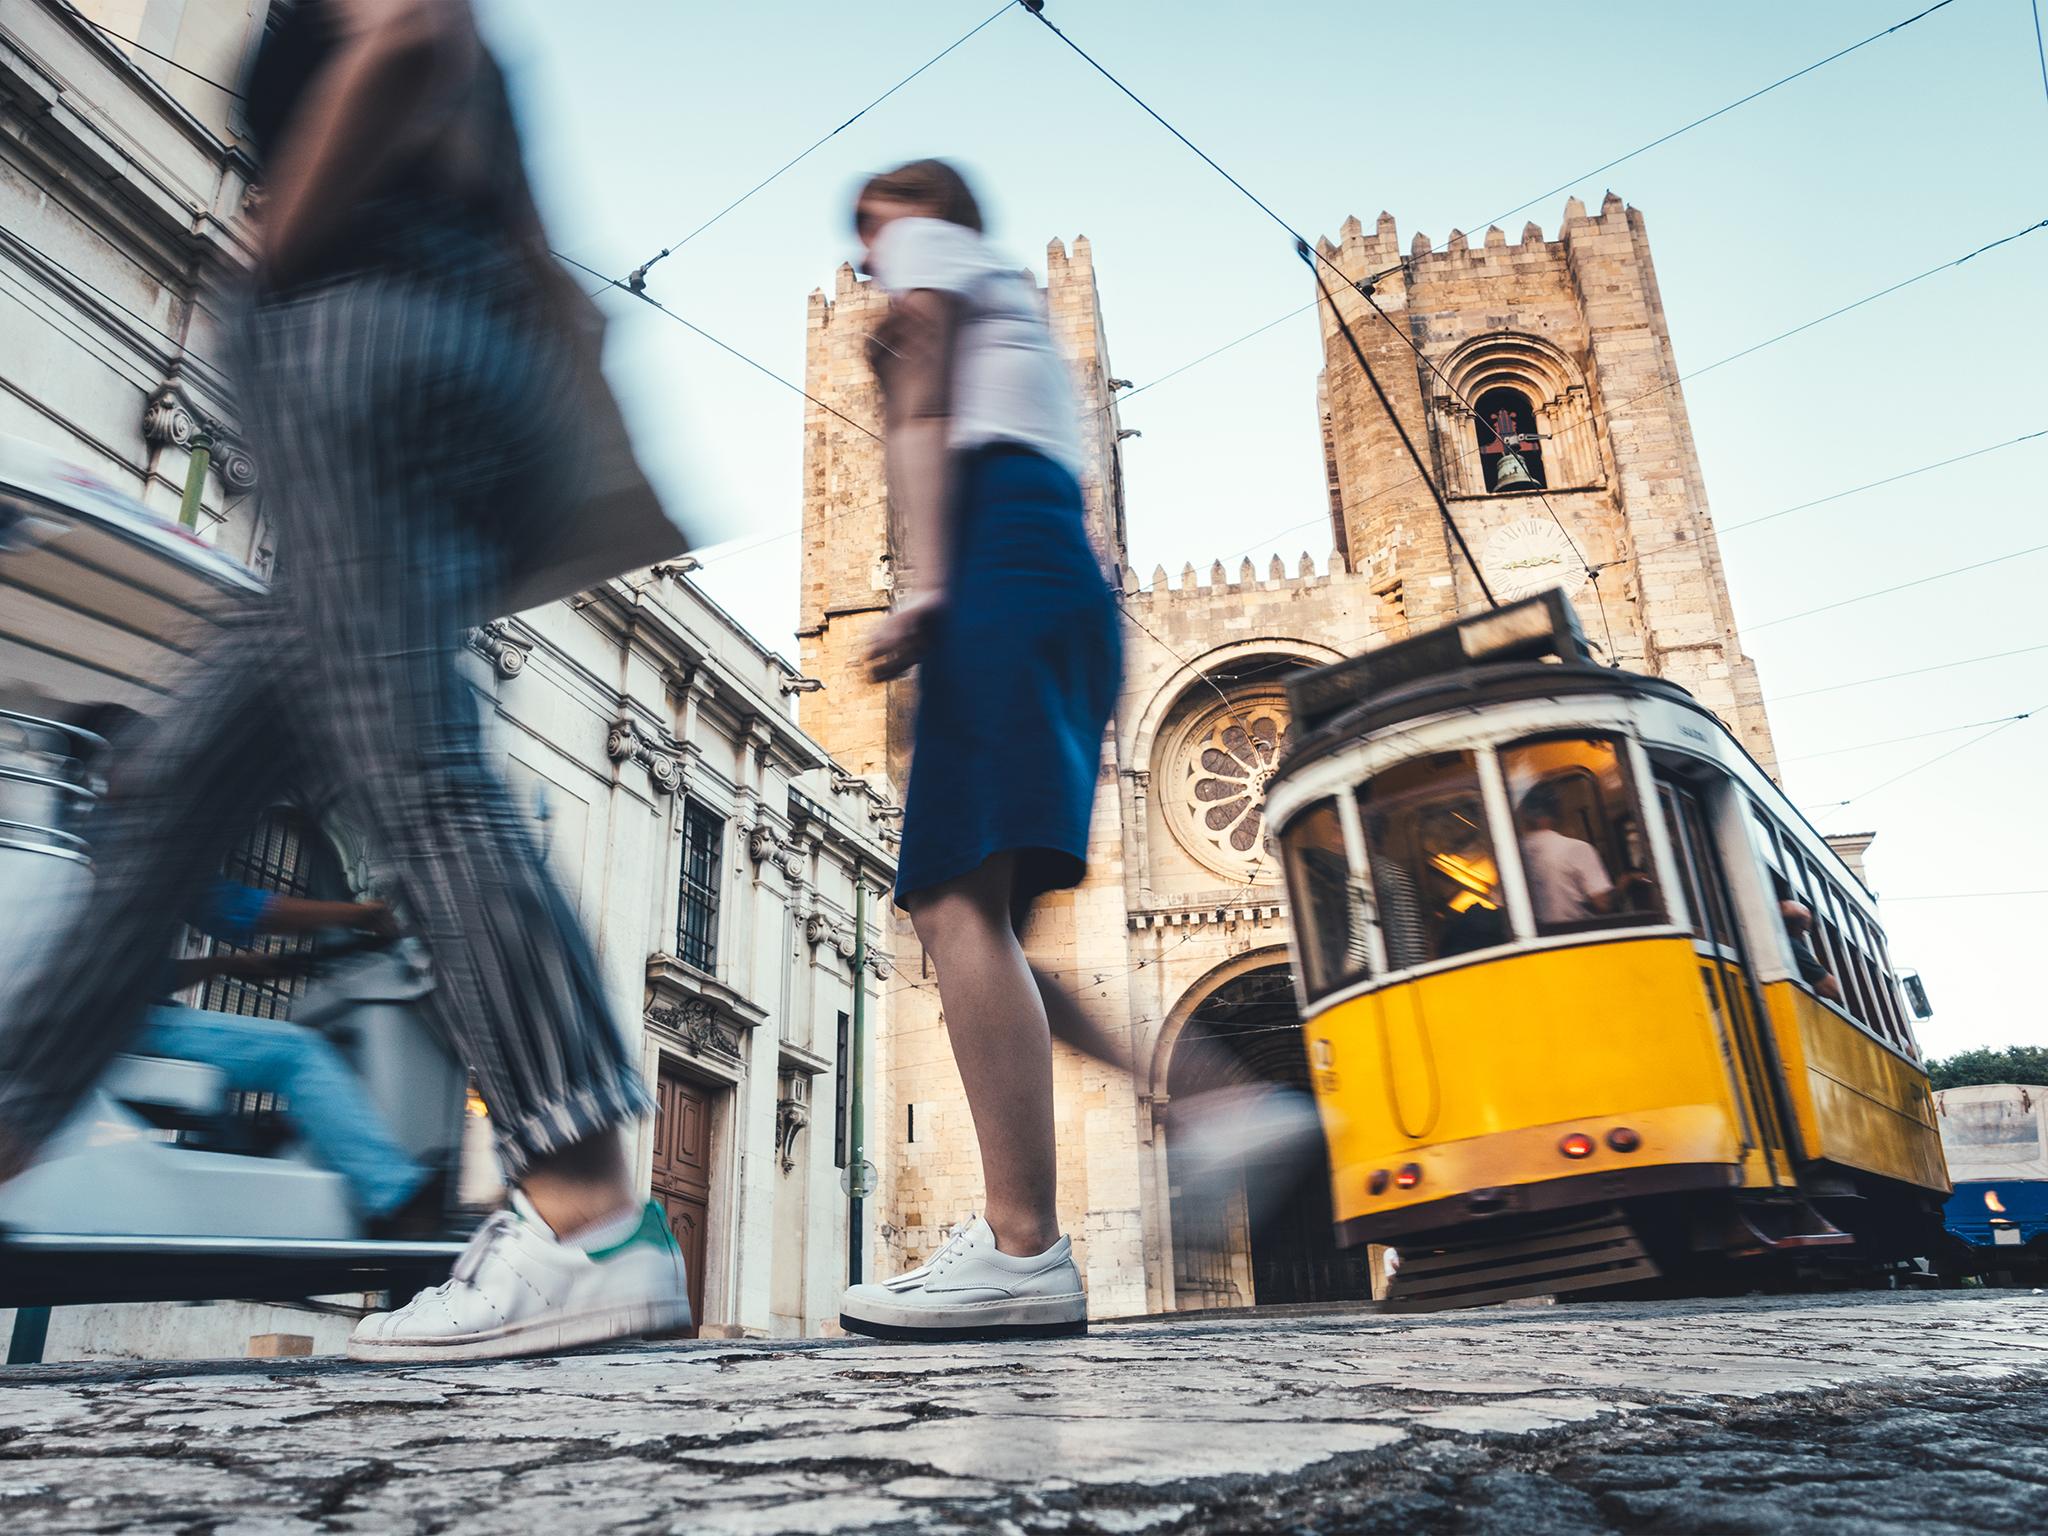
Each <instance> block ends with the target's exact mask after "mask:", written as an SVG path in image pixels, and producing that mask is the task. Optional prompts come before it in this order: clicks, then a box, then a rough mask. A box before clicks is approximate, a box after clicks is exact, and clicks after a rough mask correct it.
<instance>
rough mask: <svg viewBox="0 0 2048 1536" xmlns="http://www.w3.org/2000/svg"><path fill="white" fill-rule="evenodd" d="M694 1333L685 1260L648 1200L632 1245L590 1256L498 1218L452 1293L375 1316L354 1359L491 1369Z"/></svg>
mask: <svg viewBox="0 0 2048 1536" xmlns="http://www.w3.org/2000/svg"><path fill="white" fill-rule="evenodd" d="M513 1200H514V1202H515V1206H524V1204H525V1202H524V1201H522V1200H520V1198H519V1197H518V1196H517V1195H514V1196H513ZM689 1325H690V1292H689V1287H688V1285H687V1284H686V1283H685V1280H684V1275H683V1255H682V1251H681V1250H680V1249H678V1248H677V1247H676V1240H675V1237H674V1234H672V1233H671V1232H670V1231H669V1229H668V1222H667V1221H666V1220H665V1219H664V1218H663V1216H662V1212H661V1207H660V1206H658V1205H656V1204H654V1203H653V1202H652V1201H649V1202H648V1204H647V1208H646V1210H645V1211H643V1212H642V1213H641V1217H640V1225H639V1226H638V1227H636V1228H634V1230H633V1233H632V1235H631V1236H630V1237H628V1238H626V1240H625V1241H624V1242H621V1243H618V1244H615V1245H614V1246H612V1247H610V1248H601V1249H597V1250H595V1251H592V1252H585V1251H584V1250H583V1249H581V1248H578V1247H576V1246H575V1245H574V1244H573V1243H563V1242H560V1241H558V1240H557V1239H556V1238H555V1236H554V1234H553V1233H552V1232H550V1231H548V1229H547V1226H546V1224H545V1223H543V1222H542V1221H541V1220H540V1219H539V1218H538V1217H537V1216H533V1215H531V1209H530V1207H529V1208H527V1209H526V1212H525V1213H522V1211H521V1210H520V1209H513V1210H509V1211H497V1212H494V1213H493V1214H492V1215H491V1216H490V1218H489V1219H488V1220H486V1221H485V1222H484V1224H483V1225H482V1226H481V1227H479V1228H478V1229H477V1232H476V1235H475V1236H474V1237H472V1238H471V1239H470V1240H469V1246H468V1247H467V1248H465V1249H463V1250H462V1256H461V1257H460V1258H458V1259H457V1260H456V1261H455V1270H454V1273H453V1275H451V1276H450V1278H449V1280H448V1281H447V1283H446V1284H444V1285H437V1286H435V1287H434V1288H433V1289H432V1290H427V1291H422V1292H420V1294H419V1295H417V1296H415V1297H414V1298H413V1299H412V1300H411V1301H409V1302H407V1303H406V1304H405V1305H404V1306H402V1307H400V1308H398V1309H397V1310H396V1311H395V1312H372V1313H371V1314H370V1315H369V1316H368V1317H366V1318H364V1319H363V1320H362V1321H361V1322H360V1323H357V1324H356V1330H355V1333H354V1334H353V1335H352V1336H351V1337H350V1338H349V1341H348V1352H349V1358H351V1359H353V1360H488V1359H496V1358H499V1357H501V1356H509V1355H545V1354H553V1353H554V1352H555V1351H557V1350H564V1349H575V1348H578V1347H580V1346H583V1345H587V1344H602V1343H604V1342H605V1341H607V1340H609V1339H624V1338H631V1337H633V1336H634V1335H636V1334H642V1333H661V1332H666V1331H668V1330H669V1329H674V1328H687V1327H689Z"/></svg>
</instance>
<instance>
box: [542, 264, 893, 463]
mask: <svg viewBox="0 0 2048 1536" xmlns="http://www.w3.org/2000/svg"><path fill="white" fill-rule="evenodd" d="M552 254H553V255H554V256H555V258H556V259H557V260H559V261H566V262H567V263H568V264H569V265H570V266H572V267H574V268H575V269H576V270H577V271H579V272H582V273H584V274H586V275H587V276H590V277H594V278H597V279H598V280H600V281H601V282H602V283H603V284H604V286H605V287H606V288H616V289H618V290H619V291H620V292H621V293H630V294H632V296H633V297H634V298H636V299H638V300H640V302H641V303H643V304H651V305H653V306H654V307H655V308H656V309H658V310H660V311H661V312H662V313H663V314H664V315H667V316H668V317H669V319H671V320H673V321H675V323H676V324H677V325H680V326H682V327H683V328H684V329H686V330H688V331H690V332H692V333H693V334H695V335H697V336H700V337H702V338H703V339H704V340H705V341H708V342H710V343H711V345H713V346H714V347H716V348H718V349H719V351H721V352H725V353H728V354H730V355H731V356H733V357H736V358H738V359H739V360H740V361H741V362H743V363H745V364H746V365H747V366H748V367H749V368H751V369H753V370H754V371H755V372H756V373H760V374H765V375H767V377H769V378H771V379H773V380H774V381H775V382H776V383H778V384H780V385H781V386H782V387H783V388H784V389H786V390H789V391H791V392H792V393H794V394H799V395H802V396H803V397H804V398H805V399H806V400H808V401H810V402H811V404H813V405H815V406H816V407H817V408H818V409H819V410H821V411H824V412H826V413H827V414H828V415H832V416H836V417H838V418H839V419H840V420H841V421H843V422H845V423H846V424H847V425H848V426H849V427H852V428H853V429H854V430H855V431H856V432H861V433H865V434H866V435H867V436H869V437H872V438H874V440H875V441H876V442H878V443H879V442H880V441H881V440H882V439H881V437H880V435H879V434H878V433H876V432H874V431H873V430H871V429H870V428H868V427H864V426H862V425H861V424H860V423H859V422H857V421H855V420H854V419H853V418H852V417H851V416H849V415H847V414H846V413H845V412H844V411H841V410H836V409H834V408H833V407H832V406H829V405H827V404H826V403H825V402H824V401H823V400H820V399H819V398H818V397H817V396H816V395H814V394H812V393H811V392H810V391H809V390H807V389H805V388H804V387H803V385H801V384H798V383H796V382H795V381H794V380H791V379H785V378H784V377H783V376H782V375H781V374H779V373H777V372H776V371H775V370H774V369H773V368H770V367H769V366H768V365H767V364H766V363H759V362H756V361H754V359H753V358H751V357H749V356H747V354H746V353H744V352H742V351H741V350H740V349H739V348H738V347H736V346H734V345H732V343H730V342H728V341H721V340H720V339H719V338H718V337H716V336H714V335H712V334H711V333H710V332H709V331H707V330H705V329H704V327H703V326H701V325H699V324H697V322H696V321H694V320H688V319H685V318H684V317H683V316H682V315H679V314H677V313H676V312H675V311H674V310H672V309H670V308H669V307H668V306H667V305H666V304H664V303H662V302H661V300H659V299H657V298H655V297H654V296H653V295H652V294H649V293H647V292H645V291H643V290H640V289H636V288H630V287H628V286H627V285H626V283H625V282H623V281H622V280H621V279H619V278H616V277H608V276H606V275H605V274H604V273H602V272H600V271H598V270H597V268H595V267H592V266H586V265H585V264H584V263H582V262H580V261H578V260H577V259H576V258H575V257H574V256H564V255H563V254H562V253H561V252H560V251H555V252H553V253H552ZM599 291H600V292H601V291H602V290H599Z"/></svg>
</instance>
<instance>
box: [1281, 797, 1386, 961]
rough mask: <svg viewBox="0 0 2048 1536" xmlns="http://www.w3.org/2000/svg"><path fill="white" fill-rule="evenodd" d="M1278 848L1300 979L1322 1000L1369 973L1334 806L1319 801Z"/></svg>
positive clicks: (1360, 914)
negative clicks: (1298, 954) (1283, 859)
mask: <svg viewBox="0 0 2048 1536" xmlns="http://www.w3.org/2000/svg"><path fill="white" fill-rule="evenodd" d="M1280 847H1281V850H1282V852H1283V854H1284V855H1285V857H1286V860H1287V886H1288V890H1289V892H1290V894H1291V895H1292V897H1293V901H1294V927H1295V932H1296V933H1297V934H1298V935H1300V940H1301V962H1302V968H1303V977H1302V979H1303V982H1304V983H1305V990H1306V991H1307V993H1308V995H1309V996H1310V997H1320V996H1321V995H1322V994H1323V993H1325V992H1329V991H1332V990H1334V989H1335V988H1337V987H1339V986H1342V985H1343V984H1344V983H1345V982H1347V981H1353V980H1356V979H1357V978H1358V977H1360V976H1363V975H1365V974H1366V971H1367V970H1368V968H1369V963H1368V960H1367V951H1366V932H1365V910H1364V903H1363V902H1362V901H1361V900H1360V896H1361V894H1362V893H1361V892H1360V890H1359V887H1358V886H1357V884H1356V883H1355V882H1354V881H1353V880H1352V878H1351V857H1350V855H1349V854H1348V853H1346V852H1345V849H1344V824H1343V822H1342V821H1341V820H1339V818H1338V815H1337V803H1336V802H1335V801H1334V800H1323V801H1319V802H1317V803H1316V804H1315V805H1312V806H1310V807H1309V808H1308V809H1307V810H1306V811H1304V812H1302V813H1301V814H1300V815H1299V816H1297V817H1295V818H1294V820H1292V821H1290V822H1289V823H1288V824H1287V830H1286V831H1284V832H1282V833H1281V834H1280Z"/></svg>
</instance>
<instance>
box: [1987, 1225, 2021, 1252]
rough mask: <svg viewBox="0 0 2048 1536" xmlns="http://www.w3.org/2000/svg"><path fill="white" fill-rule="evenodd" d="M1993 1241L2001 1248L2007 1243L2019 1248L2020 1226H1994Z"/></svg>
mask: <svg viewBox="0 0 2048 1536" xmlns="http://www.w3.org/2000/svg"><path fill="white" fill-rule="evenodd" d="M1991 1241H1992V1242H1993V1243H1995V1244H1996V1245H1997V1246H1999V1247H2001V1248H2003V1247H2006V1246H2007V1245H2010V1246H2012V1247H2014V1248H2017V1247H2019V1245H2020V1229H2019V1228H2018V1227H1993V1228H1992V1229H1991Z"/></svg>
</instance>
